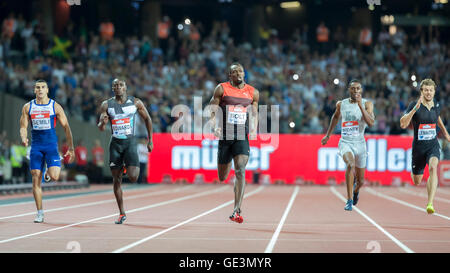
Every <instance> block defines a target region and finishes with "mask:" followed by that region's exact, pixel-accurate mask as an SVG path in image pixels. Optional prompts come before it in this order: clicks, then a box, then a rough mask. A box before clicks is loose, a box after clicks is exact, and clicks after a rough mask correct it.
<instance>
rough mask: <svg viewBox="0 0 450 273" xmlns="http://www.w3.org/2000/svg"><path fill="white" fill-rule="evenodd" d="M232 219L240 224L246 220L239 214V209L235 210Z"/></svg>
mask: <svg viewBox="0 0 450 273" xmlns="http://www.w3.org/2000/svg"><path fill="white" fill-rule="evenodd" d="M230 220H231V221H234V222H236V223H239V224H242V222H244V218H243V217H242V216H241V215H239V212H237V211H235V212H233V214H232V215H231V216H230Z"/></svg>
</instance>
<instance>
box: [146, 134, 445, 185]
mask: <svg viewBox="0 0 450 273" xmlns="http://www.w3.org/2000/svg"><path fill="white" fill-rule="evenodd" d="M267 136H269V137H273V139H275V138H277V139H276V140H277V141H273V139H271V141H270V142H269V141H263V140H261V136H260V137H258V139H257V140H250V158H249V161H248V164H247V168H246V180H247V182H249V183H251V182H252V181H253V175H254V174H255V173H256V172H258V173H259V177H260V179H259V181H260V182H261V183H264V181H265V182H266V183H275V182H277V181H278V182H281V183H286V184H301V183H305V182H306V183H308V182H309V183H314V184H322V185H326V184H340V183H343V182H344V181H345V163H344V161H343V160H342V158H341V157H340V156H339V154H338V143H339V138H340V136H339V135H333V136H331V137H330V139H329V141H328V143H327V144H326V145H325V146H323V145H321V142H320V141H321V139H322V137H323V135H298V134H295V135H294V134H284V135H272V136H271V135H266V137H265V138H264V137H262V139H268V138H267ZM153 143H154V150H153V152H152V153H151V154H150V156H149V164H148V170H147V171H148V175H147V181H148V182H149V183H160V182H163V180H166V181H168V182H174V181H177V180H178V181H179V180H184V181H185V182H188V183H195V182H196V181H197V182H202V183H212V182H215V181H216V182H217V145H218V140H217V139H214V137H213V136H205V137H203V136H201V135H196V136H195V137H190V136H188V135H186V137H184V139H183V138H182V139H178V140H175V139H174V138H173V137H172V135H171V134H163V133H155V134H154V136H153ZM366 143H367V152H368V156H367V166H366V174H365V178H366V181H367V182H370V183H376V184H378V185H401V184H402V183H410V184H412V182H411V175H410V173H411V145H412V136H385V135H366ZM440 165H443V164H440ZM446 166H448V167H447V169H443V170H442V172H443V173H444V172H445V173H448V172H449V171H450V166H449V165H446ZM233 176H234V171H233V169H232V171H231V172H230V175H229V178H228V180H227V182H229V179H230V178H232V177H233ZM447 176H448V175H447ZM427 178H428V169H427V168H426V169H425V173H424V179H425V180H426V179H427Z"/></svg>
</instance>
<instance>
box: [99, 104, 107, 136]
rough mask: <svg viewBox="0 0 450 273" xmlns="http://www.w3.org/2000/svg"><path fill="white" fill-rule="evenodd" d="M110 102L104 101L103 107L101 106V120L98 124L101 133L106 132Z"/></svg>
mask: <svg viewBox="0 0 450 273" xmlns="http://www.w3.org/2000/svg"><path fill="white" fill-rule="evenodd" d="M107 111H108V101H106V100H105V101H103V102H102V105H101V106H100V120H99V122H98V124H97V127H98V128H99V129H100V131H104V130H105V127H106V124H108V121H109V117H108V113H107Z"/></svg>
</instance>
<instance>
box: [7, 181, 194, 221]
mask: <svg viewBox="0 0 450 273" xmlns="http://www.w3.org/2000/svg"><path fill="white" fill-rule="evenodd" d="M188 187H189V186H188ZM188 187H184V188H177V189H171V190H162V191H153V192H150V193H144V194H139V195H134V196H131V197H127V198H124V200H132V199H137V198H142V197H148V196H155V195H161V194H165V193H172V192H179V191H181V190H185V189H186V188H188ZM109 194H111V193H109ZM111 202H116V199H108V200H103V201H97V202H90V203H84V204H79V205H73V206H66V207H60V208H54V209H47V210H44V213H48V212H54V211H61V210H68V209H78V208H83V207H89V206H95V205H101V204H106V203H111ZM34 214H36V211H33V212H27V213H22V214H17V215H11V216H4V217H0V220H4V219H11V218H17V217H23V216H29V215H34Z"/></svg>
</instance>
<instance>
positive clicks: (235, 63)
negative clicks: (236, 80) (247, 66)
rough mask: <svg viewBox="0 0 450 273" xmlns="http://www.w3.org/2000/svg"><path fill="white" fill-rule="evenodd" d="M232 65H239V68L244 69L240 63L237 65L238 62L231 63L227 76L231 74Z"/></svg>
mask: <svg viewBox="0 0 450 273" xmlns="http://www.w3.org/2000/svg"><path fill="white" fill-rule="evenodd" d="M234 65H239V66H240V67H242V68H244V66H243V65H242V64H241V63H239V62H233V63H232V64H230V66H229V67H228V74H230V73H231V67H232V66H234Z"/></svg>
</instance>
